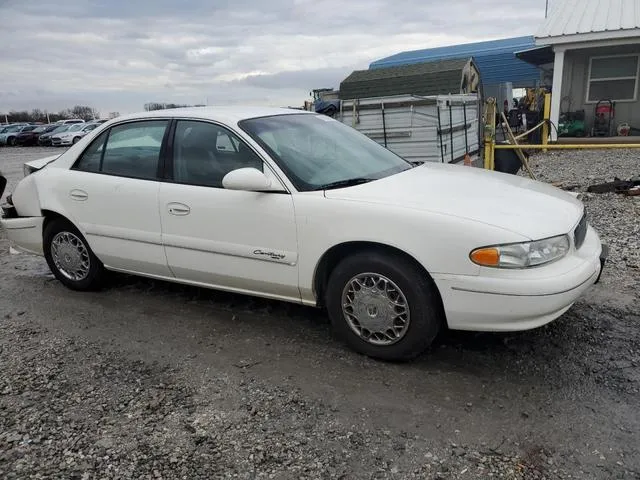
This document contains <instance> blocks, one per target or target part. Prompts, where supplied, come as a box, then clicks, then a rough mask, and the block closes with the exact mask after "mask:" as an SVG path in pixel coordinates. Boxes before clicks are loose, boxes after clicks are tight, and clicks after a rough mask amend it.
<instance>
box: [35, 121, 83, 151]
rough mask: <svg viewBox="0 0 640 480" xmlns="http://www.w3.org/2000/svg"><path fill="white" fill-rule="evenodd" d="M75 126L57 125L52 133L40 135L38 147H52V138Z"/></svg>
mask: <svg viewBox="0 0 640 480" xmlns="http://www.w3.org/2000/svg"><path fill="white" fill-rule="evenodd" d="M73 125H74V124H72V123H69V124H66V125H62V124H58V123H55V124H54V126H55V128H54V129H53V130H51V131H50V132H47V133H43V134H42V135H40V136H39V137H38V145H40V146H42V147H48V146H50V145H51V136H52V135H56V134H58V133H62V132H65V131H67V130H69V129H70V128H71V127H72V126H73Z"/></svg>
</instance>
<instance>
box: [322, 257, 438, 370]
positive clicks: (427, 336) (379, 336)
mask: <svg viewBox="0 0 640 480" xmlns="http://www.w3.org/2000/svg"><path fill="white" fill-rule="evenodd" d="M325 305H326V307H327V311H328V313H329V317H330V319H331V326H332V329H333V331H334V333H335V334H336V335H337V336H338V337H339V338H341V339H342V340H343V341H345V343H347V344H348V345H349V346H350V347H351V348H352V349H353V350H355V351H357V352H359V353H362V354H365V355H368V356H370V357H374V358H378V359H381V360H409V359H412V358H414V357H416V356H417V355H419V354H420V353H422V352H423V351H424V350H425V349H426V348H427V347H428V346H429V345H430V344H431V343H432V342H433V340H434V339H435V337H436V335H437V334H438V332H439V330H440V328H441V327H442V326H443V325H444V324H445V321H444V316H443V312H442V307H441V302H440V298H439V296H438V292H437V289H436V286H435V284H434V283H433V280H432V279H431V277H430V276H429V274H428V273H427V272H425V271H424V270H423V269H422V268H421V267H420V266H419V265H417V264H416V263H415V262H414V261H412V260H411V259H410V258H407V257H405V256H402V255H399V254H393V253H387V252H386V251H380V250H368V251H363V252H360V253H357V254H354V255H351V256H348V257H346V258H344V259H343V260H342V261H340V263H338V265H336V267H335V268H334V269H333V271H332V272H331V274H330V275H329V279H328V282H327V286H326V290H325Z"/></svg>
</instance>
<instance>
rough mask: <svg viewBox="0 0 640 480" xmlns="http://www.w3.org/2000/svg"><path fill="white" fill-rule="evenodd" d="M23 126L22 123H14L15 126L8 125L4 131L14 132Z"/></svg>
mask: <svg viewBox="0 0 640 480" xmlns="http://www.w3.org/2000/svg"><path fill="white" fill-rule="evenodd" d="M22 127H23V126H22V125H14V126H13V127H7V129H6V130H5V131H4V133H12V132H17V131H18V130H20V129H21V128H22Z"/></svg>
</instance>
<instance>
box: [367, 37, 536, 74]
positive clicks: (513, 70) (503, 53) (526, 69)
mask: <svg viewBox="0 0 640 480" xmlns="http://www.w3.org/2000/svg"><path fill="white" fill-rule="evenodd" d="M535 45H536V44H535V39H534V37H533V36H526V37H514V38H503V39H500V40H490V41H488V42H476V43H466V44H463V45H451V46H448V47H436V48H427V49H424V50H413V51H408V52H402V53H397V54H395V55H391V56H390V57H386V58H382V59H380V60H376V61H375V62H372V63H371V64H370V65H369V69H370V70H373V69H376V68H384V67H394V66H398V65H408V64H412V63H421V62H428V61H432V60H444V59H451V58H469V57H473V59H474V61H475V63H476V65H477V66H478V69H479V70H480V77H481V79H482V83H483V84H484V85H485V86H486V85H496V84H498V83H501V82H512V83H513V86H514V87H519V86H521V87H524V86H533V85H534V82H535V81H536V80H539V79H540V70H538V68H536V67H535V66H533V65H531V64H529V63H527V62H524V61H522V60H520V59H519V58H517V57H516V56H515V55H514V53H515V52H517V51H520V50H526V49H528V48H533V47H535Z"/></svg>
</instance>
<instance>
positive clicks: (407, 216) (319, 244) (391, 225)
mask: <svg viewBox="0 0 640 480" xmlns="http://www.w3.org/2000/svg"><path fill="white" fill-rule="evenodd" d="M294 201H295V208H296V225H297V232H298V245H299V250H300V252H299V259H300V260H299V285H300V293H301V296H302V299H303V301H304V302H305V303H308V304H316V302H317V300H318V299H317V298H316V294H317V292H316V286H315V284H314V283H315V278H316V274H317V272H318V268H319V266H320V265H321V262H322V259H323V257H324V256H325V255H326V253H327V252H328V251H330V250H331V249H332V248H334V247H336V246H338V245H341V244H346V243H354V242H367V243H372V244H377V245H382V246H388V247H391V248H393V249H396V250H399V251H401V252H403V253H405V254H406V255H408V256H409V257H411V258H413V259H414V260H416V261H417V262H418V263H419V264H420V265H421V266H422V267H423V268H424V269H425V270H426V271H427V272H429V273H430V274H444V273H447V274H458V275H471V276H476V275H478V274H479V273H480V267H479V266H477V265H475V264H474V263H472V262H471V260H470V259H469V254H470V253H471V251H472V250H473V249H474V248H478V247H480V246H483V245H491V244H494V243H510V242H521V241H526V240H528V238H527V237H524V236H522V235H519V234H517V233H515V232H512V231H509V230H505V229H502V228H499V227H496V226H493V225H488V224H485V223H482V222H478V221H473V220H470V219H466V218H461V217H453V216H449V215H443V214H438V213H434V212H432V211H424V210H418V209H414V208H401V207H397V206H393V205H379V204H373V203H367V202H360V201H351V200H346V201H345V200H331V199H327V198H325V197H324V196H319V195H305V194H298V195H296V196H295V197H294Z"/></svg>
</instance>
